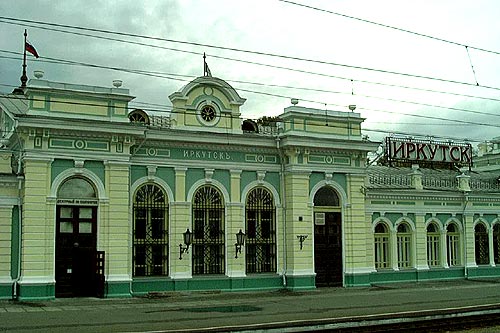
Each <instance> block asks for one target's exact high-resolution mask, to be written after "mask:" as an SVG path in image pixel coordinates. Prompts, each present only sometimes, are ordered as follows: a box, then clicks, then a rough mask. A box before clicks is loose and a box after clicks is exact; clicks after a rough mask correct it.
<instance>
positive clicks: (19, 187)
mask: <svg viewBox="0 0 500 333" xmlns="http://www.w3.org/2000/svg"><path fill="white" fill-rule="evenodd" d="M21 161H22V159H21V153H19V158H18V161H17V180H18V185H17V192H18V193H17V208H18V218H19V221H18V234H17V243H18V244H17V246H18V248H17V272H16V278H15V279H14V282H13V284H12V299H14V300H17V299H18V298H19V295H18V293H17V288H18V283H19V280H20V279H21V259H22V253H21V251H22V238H21V237H22V230H23V228H22V227H23V223H22V221H23V209H22V208H23V207H22V196H21V194H22V187H23V180H24V177H23V176H21Z"/></svg>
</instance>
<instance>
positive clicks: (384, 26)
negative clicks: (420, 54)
mask: <svg viewBox="0 0 500 333" xmlns="http://www.w3.org/2000/svg"><path fill="white" fill-rule="evenodd" d="M278 1H280V2H283V3H287V4H290V5H294V6H299V7H303V8H308V9H312V10H316V11H320V12H324V13H328V14H333V15H337V16H341V17H344V18H348V19H352V20H356V21H360V22H364V23H369V24H373V25H377V26H380V27H383V28H388V29H392V30H396V31H400V32H405V33H408V34H412V35H416V36H419V37H424V38H428V39H433V40H436V41H440V42H443V43H447V44H453V45H456V46H461V47H465V48H470V49H474V50H477V51H481V52H486V53H491V54H496V55H500V51H494V50H488V49H485V48H482V47H477V46H472V45H467V44H464V43H459V42H455V41H451V40H448V39H444V38H440V37H435V36H431V35H428V34H424V33H420V32H415V31H411V30H408V29H403V28H399V27H395V26H392V25H388V24H384V23H380V22H375V21H370V20H367V19H363V18H359V17H355V16H351V15H347V14H342V13H339V12H334V11H332V10H328V9H324V8H319V7H315V6H311V5H306V4H303V3H299V2H295V1H290V0H278Z"/></svg>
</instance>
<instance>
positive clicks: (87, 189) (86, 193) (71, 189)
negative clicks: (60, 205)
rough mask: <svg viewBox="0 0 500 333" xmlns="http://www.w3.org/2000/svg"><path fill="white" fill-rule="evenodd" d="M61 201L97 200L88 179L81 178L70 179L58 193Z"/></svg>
mask: <svg viewBox="0 0 500 333" xmlns="http://www.w3.org/2000/svg"><path fill="white" fill-rule="evenodd" d="M57 197H58V198H59V199H61V198H64V199H76V198H80V199H81V198H88V199H90V198H97V195H96V191H95V188H94V186H93V185H92V184H91V183H90V182H89V181H88V180H86V179H84V178H80V177H74V178H69V179H68V180H66V181H65V182H64V183H62V185H61V186H60V187H59V190H58V191H57Z"/></svg>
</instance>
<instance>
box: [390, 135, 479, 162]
mask: <svg viewBox="0 0 500 333" xmlns="http://www.w3.org/2000/svg"><path fill="white" fill-rule="evenodd" d="M385 146H386V147H385V148H386V150H385V153H386V156H387V159H388V160H389V161H396V160H398V161H401V160H402V161H415V162H419V161H422V162H438V163H459V164H464V165H469V166H470V165H472V146H471V144H470V143H465V142H464V143H455V142H452V141H448V142H445V141H442V142H439V141H434V140H420V139H413V138H397V137H396V138H393V137H387V138H385Z"/></svg>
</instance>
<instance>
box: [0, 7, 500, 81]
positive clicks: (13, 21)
mask: <svg viewBox="0 0 500 333" xmlns="http://www.w3.org/2000/svg"><path fill="white" fill-rule="evenodd" d="M0 22H2V23H7V24H15V25H23V26H24V25H26V24H30V23H31V24H33V23H34V24H38V25H42V27H40V26H36V25H32V27H34V28H38V29H45V30H52V31H58V32H61V33H67V34H75V35H82V36H87V37H92V38H99V39H107V40H115V41H121V40H119V39H114V38H109V37H104V36H97V35H91V34H83V33H77V32H75V31H64V30H61V29H54V28H48V27H46V26H49V27H50V26H55V27H63V28H69V29H75V30H84V31H92V32H98V33H103V34H112V35H119V36H127V37H134V38H141V39H149V40H156V41H163V42H170V43H178V44H184V45H191V46H197V47H207V48H214V49H219V50H225V51H232V52H240V53H246V54H253V55H261V56H268V57H274V58H280V59H288V60H295V61H303V62H310V63H317V64H322V65H331V66H339V67H345V68H351V69H358V70H364V71H372V72H379V73H383V74H390V75H398V76H405V77H412V78H417V79H425V80H432V81H439V82H443V83H451V84H457V85H464V86H476V85H475V84H472V83H470V82H464V81H458V80H450V79H444V78H436V77H431V76H425V75H418V74H411V73H402V72H396V71H390V70H384V69H376V68H370V67H364V66H355V65H347V64H340V63H335V62H330V61H324V60H317V59H308V58H302V57H296V56H288V55H283V54H275V53H270V52H262V51H253V50H245V49H240V48H233V47H225V46H218V45H212V44H206V43H197V42H188V41H180V40H175V39H169V38H162V37H155V36H146V35H141V34H133V33H126V32H119V31H112V30H106V29H96V28H89V27H81V26H75V25H68V24H58V23H53V22H44V21H37V20H27V19H19V18H12V17H5V16H0ZM21 22H22V23H21ZM129 42H130V43H132V44H138V45H145V46H149V45H148V44H145V43H140V42H132V41H129ZM153 47H156V46H153ZM162 48H164V47H162ZM182 52H187V53H192V51H184V50H182ZM480 87H481V88H485V89H491V90H497V91H500V87H492V86H484V85H481V86H480Z"/></svg>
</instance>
